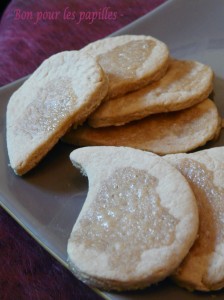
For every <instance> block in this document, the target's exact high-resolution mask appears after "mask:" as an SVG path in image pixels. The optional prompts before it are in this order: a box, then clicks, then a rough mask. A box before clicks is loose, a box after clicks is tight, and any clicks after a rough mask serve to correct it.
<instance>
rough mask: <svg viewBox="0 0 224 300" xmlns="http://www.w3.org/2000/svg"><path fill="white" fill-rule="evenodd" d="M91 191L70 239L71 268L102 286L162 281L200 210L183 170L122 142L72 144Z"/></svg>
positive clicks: (187, 243)
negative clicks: (76, 146) (77, 145)
mask: <svg viewBox="0 0 224 300" xmlns="http://www.w3.org/2000/svg"><path fill="white" fill-rule="evenodd" d="M70 158H71V160H72V162H73V164H74V165H75V166H76V167H78V168H80V169H81V171H82V172H83V173H84V174H87V175H88V179H89V191H88V195H87V198H86V201H85V203H84V206H83V208H82V211H81V213H80V215H79V218H78V220H77V222H76V224H75V225H74V228H73V230H72V233H71V236H70V238H69V241H68V257H69V263H70V267H71V269H72V271H73V272H74V273H75V275H76V276H77V277H78V278H80V279H81V280H82V281H84V282H85V283H87V284H89V285H92V286H95V287H99V288H102V289H107V290H110V289H113V290H130V289H137V288H143V287H146V286H149V285H150V284H152V283H154V282H157V281H160V280H162V279H163V278H165V277H166V276H168V275H169V274H170V273H172V272H173V271H174V270H175V268H176V267H177V266H178V265H179V264H180V262H181V261H182V259H183V258H184V257H185V255H186V254H187V253H188V251H189V249H190V247H191V246H192V243H193V242H194V240H195V237H196V234H197V230H198V212H197V205H196V202H195V199H194V195H193V193H192V191H191V189H190V187H189V185H188V184H187V182H186V180H185V179H184V177H183V176H182V175H181V174H180V173H179V172H178V171H177V170H176V169H175V168H174V167H172V166H171V165H170V164H168V163H167V162H166V161H165V160H163V159H162V158H160V157H159V156H157V155H155V154H152V153H148V152H143V151H140V150H135V149H131V148H123V147H86V148H81V149H78V150H75V151H73V152H72V153H71V155H70Z"/></svg>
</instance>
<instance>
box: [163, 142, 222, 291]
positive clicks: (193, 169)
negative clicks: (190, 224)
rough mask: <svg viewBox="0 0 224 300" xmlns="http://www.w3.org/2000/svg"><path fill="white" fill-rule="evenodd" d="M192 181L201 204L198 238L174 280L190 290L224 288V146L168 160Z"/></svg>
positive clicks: (172, 156) (175, 156)
mask: <svg viewBox="0 0 224 300" xmlns="http://www.w3.org/2000/svg"><path fill="white" fill-rule="evenodd" d="M165 158H166V159H167V161H168V162H170V163H172V164H173V165H174V166H175V167H176V168H177V169H178V170H179V171H180V172H181V173H182V174H183V175H184V176H185V177H186V179H187V180H188V182H189V184H190V186H191V188H192V190H193V192H194V194H195V197H196V200H197V203H198V209H199V219H200V222H199V223H200V226H199V232H198V238H197V240H196V242H195V244H194V245H193V247H192V248H191V250H190V252H189V254H188V255H187V256H186V258H185V260H184V261H183V263H182V264H181V265H180V267H179V268H178V269H177V271H176V272H175V273H174V275H173V279H174V280H175V281H176V282H177V283H178V284H179V285H181V286H183V287H186V288H187V289H190V290H200V291H212V290H213V291H214V290H218V289H221V288H223V287H224V232H223V226H224V221H223V216H224V147H218V148H211V149H208V150H202V151H199V152H195V153H192V154H176V155H168V156H166V157H165Z"/></svg>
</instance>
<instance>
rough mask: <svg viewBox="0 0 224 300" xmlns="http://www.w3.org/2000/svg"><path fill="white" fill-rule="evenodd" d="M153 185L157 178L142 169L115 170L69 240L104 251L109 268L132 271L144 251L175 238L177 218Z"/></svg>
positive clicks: (124, 271)
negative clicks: (107, 258) (164, 204)
mask: <svg viewBox="0 0 224 300" xmlns="http://www.w3.org/2000/svg"><path fill="white" fill-rule="evenodd" d="M156 186H157V179H156V178H155V177H153V176H150V175H149V174H148V172H146V171H143V170H137V169H134V168H131V167H129V168H123V169H119V170H116V171H115V172H114V173H113V174H112V175H111V177H109V178H108V179H107V180H106V181H104V182H103V183H102V186H101V188H100V190H99V191H98V194H97V196H96V199H95V200H93V202H92V204H91V206H90V207H89V209H88V211H87V212H86V214H85V215H84V216H83V217H82V219H81V220H80V227H79V229H78V230H77V231H76V232H75V235H74V236H73V242H75V243H77V244H81V243H83V244H84V246H85V247H86V248H92V249H94V250H98V251H100V252H101V251H105V252H106V253H107V254H108V257H109V265H110V267H111V269H116V270H117V271H118V272H122V273H130V272H131V273H135V270H136V266H137V265H138V263H139V261H140V260H141V254H142V253H143V252H144V251H145V250H148V249H153V248H157V247H161V246H165V245H170V244H172V243H173V241H174V239H175V228H176V225H177V223H178V220H176V219H175V218H174V217H173V216H172V215H170V214H169V212H168V211H167V209H166V208H164V207H163V206H162V205H161V203H160V198H159V195H158V193H157V192H156ZM127 247H128V251H127Z"/></svg>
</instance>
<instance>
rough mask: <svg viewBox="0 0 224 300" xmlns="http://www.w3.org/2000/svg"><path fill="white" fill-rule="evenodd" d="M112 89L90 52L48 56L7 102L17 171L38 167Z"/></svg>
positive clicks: (11, 154)
mask: <svg viewBox="0 0 224 300" xmlns="http://www.w3.org/2000/svg"><path fill="white" fill-rule="evenodd" d="M107 90H108V80H107V77H106V75H105V74H104V72H103V70H102V69H101V67H100V66H99V64H98V63H97V62H96V60H95V59H94V58H92V57H90V56H88V55H87V54H83V53H80V52H78V51H65V52H61V53H58V54H55V55H53V56H51V57H50V58H48V59H47V60H45V61H44V62H43V63H42V64H41V65H40V67H39V68H38V69H37V70H36V71H35V72H34V73H33V74H32V75H31V76H30V77H29V79H27V81H26V82H25V83H24V84H23V85H22V86H21V87H20V88H19V89H18V90H17V91H16V92H15V93H14V94H13V95H12V96H11V98H10V100H9V103H8V107H7V120H6V123H7V147H8V154H9V159H10V165H11V167H12V168H13V169H14V171H15V173H17V174H19V175H22V174H24V173H26V172H27V171H29V170H30V169H31V168H33V167H34V166H35V165H36V164H37V163H38V162H39V161H40V160H41V158H42V157H43V156H44V155H45V154H46V153H47V152H48V151H49V150H50V149H51V148H52V147H53V146H54V144H55V143H56V142H57V141H58V140H59V138H60V137H61V136H63V135H64V134H65V132H66V131H67V130H68V128H69V127H70V126H71V125H73V124H80V123H82V122H83V121H84V120H85V119H86V118H87V117H88V116H89V114H90V113H91V112H92V111H93V110H94V109H95V108H96V107H97V106H98V105H99V104H100V102H101V100H102V99H103V98H104V97H105V95H106V93H107Z"/></svg>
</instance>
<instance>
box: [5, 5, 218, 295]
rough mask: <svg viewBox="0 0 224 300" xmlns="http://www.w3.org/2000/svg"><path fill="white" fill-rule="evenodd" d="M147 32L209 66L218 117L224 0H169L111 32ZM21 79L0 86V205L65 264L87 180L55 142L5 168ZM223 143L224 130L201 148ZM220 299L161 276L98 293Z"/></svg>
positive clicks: (66, 149)
mask: <svg viewBox="0 0 224 300" xmlns="http://www.w3.org/2000/svg"><path fill="white" fill-rule="evenodd" d="M121 34H148V35H152V36H154V37H156V38H158V39H161V40H162V41H164V42H165V43H167V45H168V46H169V48H170V51H171V55H172V56H173V57H176V58H179V59H194V60H199V61H201V62H202V63H206V64H209V65H210V66H211V67H212V68H213V70H214V72H215V86H214V101H215V102H216V104H217V106H218V108H219V111H220V113H221V114H222V117H223V115H224V1H223V0H170V1H168V2H166V3H165V4H163V5H162V6H160V7H159V8H157V9H156V10H154V11H153V12H151V13H149V14H147V15H146V16H144V17H142V18H140V19H139V20H137V21H135V22H134V23H132V24H130V25H128V26H127V27H125V28H123V29H122V30H120V31H118V32H116V33H115V34H113V35H121ZM23 82H24V79H21V80H18V81H16V82H14V83H12V84H9V85H7V86H5V87H2V88H0V161H1V168H0V178H1V179H0V203H1V205H2V206H3V207H4V208H5V209H6V210H7V211H8V212H9V213H10V214H11V215H12V216H13V217H14V218H15V219H16V220H17V221H18V222H19V223H20V224H21V225H22V226H23V227H24V228H25V229H26V230H27V231H28V232H29V233H30V234H31V235H32V236H33V237H34V238H35V239H36V240H37V241H38V242H39V243H40V244H41V245H42V246H43V247H44V248H46V249H47V250H48V251H49V252H50V253H51V254H52V255H53V256H54V257H56V259H58V260H59V261H60V262H61V263H62V264H64V265H65V266H66V267H67V263H66V259H67V254H66V245H67V240H68V237H69V235H70V232H71V229H72V227H73V225H74V223H75V221H76V218H77V216H78V214H79V212H80V209H81V207H82V205H83V202H84V200H85V197H86V194H87V188H88V181H87V179H86V178H84V177H82V176H81V175H80V173H79V171H77V170H76V169H75V168H74V167H72V165H71V163H70V161H69V157H68V156H69V154H70V152H71V151H72V150H73V148H72V147H71V146H68V145H64V144H60V143H59V144H58V145H57V146H56V147H55V148H54V149H53V150H52V151H51V152H50V153H49V155H47V156H46V158H45V159H44V160H43V161H42V162H41V163H40V165H39V166H38V167H37V168H35V169H34V170H33V171H31V172H30V173H29V174H27V175H26V176H24V177H22V178H20V177H18V176H16V175H14V173H13V171H12V170H11V169H10V168H9V166H8V156H7V149H6V139H5V113H6V106H7V102H8V99H9V97H10V95H11V94H12V93H13V92H14V91H15V90H16V89H17V88H18V87H19V86H20V85H21V84H22V83H23ZM220 145H224V134H223V133H222V135H221V137H220V139H219V140H218V141H216V142H215V143H214V142H213V143H209V144H208V145H206V147H215V146H220ZM214 294H215V295H216V299H224V291H220V292H217V293H212V294H211V293H209V294H203V293H190V292H187V291H185V290H184V289H181V288H178V287H176V286H175V285H174V284H173V283H172V282H170V281H169V280H166V281H164V282H162V283H160V284H158V285H156V286H153V287H150V288H148V289H145V290H143V291H138V292H130V293H120V294H119V293H103V296H104V297H105V296H106V297H108V298H110V299H113V300H115V299H116V300H118V299H119V300H124V299H128V300H136V299H142V300H144V299H151V300H154V299H157V300H161V299H172V300H179V299H181V300H196V299H211V298H212V295H214Z"/></svg>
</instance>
